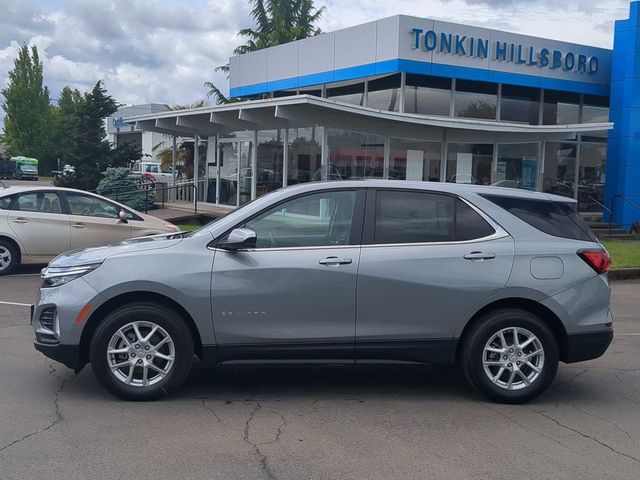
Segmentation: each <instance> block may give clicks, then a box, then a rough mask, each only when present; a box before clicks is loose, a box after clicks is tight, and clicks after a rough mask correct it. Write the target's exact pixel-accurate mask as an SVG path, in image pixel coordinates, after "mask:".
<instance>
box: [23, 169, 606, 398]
mask: <svg viewBox="0 0 640 480" xmlns="http://www.w3.org/2000/svg"><path fill="white" fill-rule="evenodd" d="M610 263H611V261H610V258H609V255H608V254H607V252H606V250H605V249H604V248H603V246H602V245H601V244H600V243H599V242H598V240H597V239H596V238H595V237H594V235H593V234H592V233H591V231H590V230H589V228H588V226H587V225H586V224H585V223H584V222H583V220H582V219H581V217H580V216H579V215H578V213H577V212H576V203H575V202H574V201H573V200H570V199H567V198H563V197H559V196H554V195H548V194H544V193H535V192H529V191H525V190H515V189H506V188H496V187H482V186H474V185H458V184H448V183H428V182H406V181H377V180H368V181H343V182H321V183H307V184H302V185H296V186H292V187H288V188H284V189H281V190H278V191H276V192H273V193H270V194H268V195H265V196H263V197H260V198H259V199H257V200H255V201H253V202H251V203H249V204H247V205H245V206H244V207H242V208H240V209H238V210H236V211H234V212H232V213H230V214H228V215H227V216H225V217H223V218H221V219H219V220H217V221H214V222H213V223H210V224H209V225H206V226H204V227H202V228H200V229H199V230H196V231H194V232H181V233H175V234H166V235H156V236H153V237H145V238H138V239H132V240H126V241H124V242H122V243H118V244H115V245H111V246H101V247H92V248H85V249H80V250H75V251H71V252H68V253H65V254H62V255H60V256H58V257H56V258H55V259H54V260H52V261H51V263H50V264H49V265H48V267H47V268H45V269H44V270H43V271H42V285H41V288H40V290H39V293H38V296H37V301H36V305H35V308H34V314H33V318H32V324H33V328H34V330H35V348H36V349H38V350H39V351H41V352H43V353H44V354H45V355H47V356H48V357H50V358H52V359H54V360H57V361H60V362H62V363H64V364H65V365H66V366H68V367H70V368H72V369H74V370H76V371H79V370H80V369H81V368H82V367H83V366H84V365H85V364H86V363H91V366H92V368H93V371H94V372H95V375H96V376H97V378H98V379H99V381H100V382H101V383H102V385H104V387H105V388H106V389H107V390H109V391H110V392H111V393H113V394H115V395H117V396H119V397H122V398H125V399H132V400H149V399H154V398H158V397H161V396H164V395H166V394H167V393H169V392H171V391H174V390H175V389H176V388H178V387H179V386H180V385H181V384H182V383H183V382H184V380H185V379H186V377H187V376H188V374H189V371H190V369H191V364H192V360H193V356H194V354H195V355H197V356H198V357H199V358H200V359H201V360H202V361H203V362H205V363H221V362H228V361H234V360H245V361H246V360H255V361H264V360H268V361H273V362H277V361H281V360H287V361H290V360H305V361H309V360H315V361H331V362H336V361H345V362H351V363H353V362H357V363H360V362H367V361H380V360H385V361H389V360H391V361H403V362H407V361H409V362H422V363H430V364H448V363H454V362H456V363H460V364H461V365H462V368H463V370H464V372H465V375H466V378H467V379H468V381H469V383H470V384H471V385H472V386H473V387H474V388H475V389H477V390H478V391H480V392H481V393H482V394H484V395H486V396H487V397H489V398H491V399H492V400H494V401H498V402H505V403H522V402H526V401H528V400H531V399H532V398H534V397H536V396H537V395H539V394H540V393H542V392H543V391H544V390H545V389H546V388H547V387H548V386H549V384H550V383H551V381H552V380H553V378H554V376H555V374H556V371H557V368H558V363H559V361H562V362H565V363H571V362H579V361H583V360H589V359H593V358H597V357H599V356H600V355H602V354H603V353H604V352H605V350H606V349H607V347H608V346H609V344H610V342H611V340H612V338H613V328H612V317H611V313H610V311H609V296H610V290H609V284H608V280H607V270H608V268H609V266H610Z"/></svg>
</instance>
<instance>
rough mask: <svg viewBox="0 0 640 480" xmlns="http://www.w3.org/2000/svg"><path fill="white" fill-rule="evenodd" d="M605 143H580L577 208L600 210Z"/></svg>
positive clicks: (605, 152) (605, 159) (584, 210)
mask: <svg viewBox="0 0 640 480" xmlns="http://www.w3.org/2000/svg"><path fill="white" fill-rule="evenodd" d="M606 165H607V144H606V143H582V144H581V146H580V170H579V175H580V176H579V178H578V210H579V211H581V212H602V210H603V208H602V205H603V204H604V182H605V178H606Z"/></svg>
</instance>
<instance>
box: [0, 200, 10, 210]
mask: <svg viewBox="0 0 640 480" xmlns="http://www.w3.org/2000/svg"><path fill="white" fill-rule="evenodd" d="M9 205H11V197H2V198H0V210H9Z"/></svg>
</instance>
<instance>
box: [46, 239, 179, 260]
mask: <svg viewBox="0 0 640 480" xmlns="http://www.w3.org/2000/svg"><path fill="white" fill-rule="evenodd" d="M181 241H182V234H181V233H172V234H162V235H152V236H149V237H140V238H132V239H129V240H124V241H122V242H119V243H115V244H112V245H99V246H94V247H86V248H79V249H76V250H71V251H69V252H65V253H62V254H60V255H58V256H57V257H56V258H54V259H53V260H51V262H50V263H49V266H50V267H69V266H76V265H87V264H91V263H99V262H102V261H104V260H105V259H106V258H108V257H112V256H113V255H118V254H121V253H134V252H142V251H148V250H157V249H160V248H168V247H171V246H173V245H176V244H177V243H180V242H181Z"/></svg>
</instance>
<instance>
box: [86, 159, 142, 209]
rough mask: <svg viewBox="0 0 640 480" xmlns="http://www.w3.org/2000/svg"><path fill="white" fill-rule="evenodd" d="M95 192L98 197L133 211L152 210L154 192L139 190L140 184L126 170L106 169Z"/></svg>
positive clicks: (121, 168)
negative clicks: (106, 198) (113, 201)
mask: <svg viewBox="0 0 640 480" xmlns="http://www.w3.org/2000/svg"><path fill="white" fill-rule="evenodd" d="M96 191H97V192H98V193H99V194H100V195H103V196H105V197H110V198H112V199H114V200H115V201H116V202H120V203H124V204H125V205H128V206H130V207H131V208H133V209H134V210H140V211H146V210H149V209H151V208H153V200H154V198H155V192H153V191H151V192H150V191H148V190H141V189H140V182H139V181H138V179H136V178H135V177H132V176H131V170H129V169H128V168H124V167H118V168H107V171H106V172H105V174H104V178H103V179H102V180H100V183H98V188H97V189H96Z"/></svg>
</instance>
